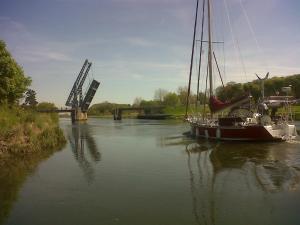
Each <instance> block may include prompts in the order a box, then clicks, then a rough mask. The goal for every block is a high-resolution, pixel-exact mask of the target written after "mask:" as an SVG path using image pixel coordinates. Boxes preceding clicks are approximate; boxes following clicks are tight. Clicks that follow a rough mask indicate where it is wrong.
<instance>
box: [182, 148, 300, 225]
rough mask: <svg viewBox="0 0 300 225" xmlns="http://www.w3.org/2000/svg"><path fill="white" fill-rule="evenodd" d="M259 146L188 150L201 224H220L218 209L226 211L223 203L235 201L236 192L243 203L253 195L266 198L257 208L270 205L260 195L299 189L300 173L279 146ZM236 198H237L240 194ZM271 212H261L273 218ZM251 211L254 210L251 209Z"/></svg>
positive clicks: (198, 216) (266, 209) (195, 208)
mask: <svg viewBox="0 0 300 225" xmlns="http://www.w3.org/2000/svg"><path fill="white" fill-rule="evenodd" d="M257 146H258V145H248V146H245V145H241V144H237V145H235V144H226V143H218V144H217V143H216V144H215V145H214V146H213V145H212V143H210V144H209V143H207V142H202V143H201V142H198V143H191V144H189V145H187V146H186V152H187V157H188V158H187V166H188V170H189V175H190V189H191V196H192V206H193V214H194V216H195V221H196V223H197V224H217V222H216V220H218V219H220V217H222V216H220V215H219V214H218V209H220V208H222V210H224V209H223V207H221V206H222V204H224V203H223V202H226V201H230V200H232V199H230V197H227V195H229V196H232V192H234V190H236V189H239V190H240V192H241V194H240V195H241V196H242V197H243V198H242V199H243V200H245V199H244V198H245V197H244V195H245V193H247V194H246V196H247V195H248V194H250V193H255V194H254V196H255V197H257V196H262V199H259V198H260V197H258V199H257V200H256V203H255V204H259V202H260V201H261V203H264V204H270V203H268V201H266V199H265V198H266V197H264V196H265V195H263V194H258V193H259V192H262V193H274V192H282V191H290V190H293V191H294V190H296V189H299V183H300V172H299V171H298V170H297V168H295V167H293V165H289V164H288V163H286V162H285V161H286V160H288V157H289V156H287V155H285V154H281V153H282V152H278V150H279V149H278V148H275V147H278V146H276V145H272V144H266V145H265V146H263V150H262V149H260V148H259V149H258V148H257ZM285 152H286V151H285ZM233 196H234V197H237V196H239V194H238V193H236V194H233ZM249 196H251V194H250V195H249ZM227 198H229V199H227ZM224 199H225V200H224ZM241 205H242V206H243V203H241ZM231 207H232V206H231ZM256 207H257V206H256ZM270 208H272V207H270V206H269V207H264V208H262V209H259V210H265V212H262V213H265V215H266V214H271V211H269V209H270ZM238 210H239V208H238ZM249 210H253V209H251V207H249ZM255 210H256V211H257V210H258V209H257V208H255V209H254V211H255ZM241 211H242V210H241ZM270 217H271V216H270Z"/></svg>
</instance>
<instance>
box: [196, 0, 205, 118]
mask: <svg viewBox="0 0 300 225" xmlns="http://www.w3.org/2000/svg"><path fill="white" fill-rule="evenodd" d="M204 18H205V0H203V5H202V24H201V39H200V40H201V42H200V56H199V68H198V81H197V99H196V112H197V111H198V101H199V82H200V71H201V63H202V50H203V33H204V20H205V19H204Z"/></svg>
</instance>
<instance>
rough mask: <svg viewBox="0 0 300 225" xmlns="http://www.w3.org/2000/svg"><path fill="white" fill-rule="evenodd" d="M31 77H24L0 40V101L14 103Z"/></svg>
mask: <svg viewBox="0 0 300 225" xmlns="http://www.w3.org/2000/svg"><path fill="white" fill-rule="evenodd" d="M30 83H31V79H30V78H29V77H26V76H25V74H24V71H23V69H22V68H21V67H20V66H19V65H18V64H17V62H16V61H15V60H14V59H13V57H12V56H11V54H10V53H9V52H8V50H7V49H6V45H5V43H4V41H1V40H0V103H2V104H3V103H8V104H14V103H16V102H17V101H18V100H19V99H20V98H22V97H23V94H24V92H25V91H26V89H27V87H28V86H29V85H30Z"/></svg>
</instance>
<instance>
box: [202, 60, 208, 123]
mask: <svg viewBox="0 0 300 225" xmlns="http://www.w3.org/2000/svg"><path fill="white" fill-rule="evenodd" d="M207 80H208V63H207V68H206V81H205V92H204V101H203V102H204V106H203V115H202V119H203V120H204V117H206V98H207Z"/></svg>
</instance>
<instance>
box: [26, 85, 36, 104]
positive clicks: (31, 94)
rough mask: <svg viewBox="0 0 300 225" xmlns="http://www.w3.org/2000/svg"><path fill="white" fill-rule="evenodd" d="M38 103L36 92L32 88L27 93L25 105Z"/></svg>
mask: <svg viewBox="0 0 300 225" xmlns="http://www.w3.org/2000/svg"><path fill="white" fill-rule="evenodd" d="M37 104H38V102H37V100H36V92H35V91H34V90H32V89H28V90H27V91H26V93H25V102H24V105H26V106H30V107H35V106H36V105H37Z"/></svg>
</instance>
